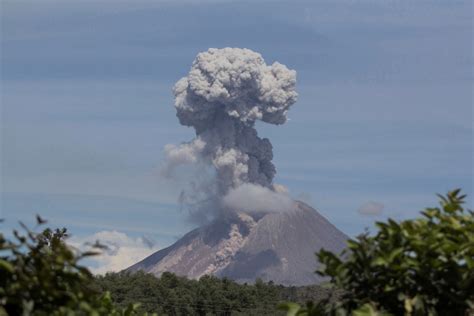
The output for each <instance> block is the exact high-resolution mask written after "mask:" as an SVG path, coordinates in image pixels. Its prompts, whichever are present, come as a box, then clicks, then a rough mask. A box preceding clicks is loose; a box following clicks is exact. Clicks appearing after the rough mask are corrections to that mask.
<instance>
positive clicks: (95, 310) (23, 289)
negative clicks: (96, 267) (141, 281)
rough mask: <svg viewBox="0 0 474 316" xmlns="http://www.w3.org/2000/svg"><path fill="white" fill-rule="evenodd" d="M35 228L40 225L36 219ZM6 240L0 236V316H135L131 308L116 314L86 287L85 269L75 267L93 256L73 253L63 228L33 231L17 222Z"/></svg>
mask: <svg viewBox="0 0 474 316" xmlns="http://www.w3.org/2000/svg"><path fill="white" fill-rule="evenodd" d="M37 223H38V225H42V224H44V223H45V221H44V220H43V219H41V218H40V217H39V216H38V217H37ZM21 225H22V227H23V229H24V233H19V232H18V231H16V230H15V231H13V238H12V240H10V239H7V238H6V237H5V236H4V235H3V234H2V233H0V316H1V315H136V309H137V307H138V306H137V305H133V304H131V305H129V306H128V307H127V308H125V309H123V310H118V309H116V308H115V307H114V305H113V304H112V299H111V297H110V295H109V294H108V293H103V294H101V293H99V292H97V291H95V290H94V289H93V288H92V287H90V284H91V281H92V280H93V276H92V274H91V273H90V272H89V270H88V269H87V268H85V267H83V266H81V265H80V264H79V261H80V260H81V259H83V258H85V257H88V256H92V255H96V254H98V252H97V250H99V249H100V248H101V246H100V245H95V246H94V247H92V248H93V249H92V251H89V252H84V253H78V252H76V251H75V250H74V249H72V248H70V247H69V246H68V245H67V244H66V242H65V238H66V237H67V231H66V229H64V228H63V229H57V230H54V231H53V230H51V229H45V230H43V231H42V232H41V233H35V232H33V231H31V230H30V229H28V228H27V227H26V226H25V225H23V224H21Z"/></svg>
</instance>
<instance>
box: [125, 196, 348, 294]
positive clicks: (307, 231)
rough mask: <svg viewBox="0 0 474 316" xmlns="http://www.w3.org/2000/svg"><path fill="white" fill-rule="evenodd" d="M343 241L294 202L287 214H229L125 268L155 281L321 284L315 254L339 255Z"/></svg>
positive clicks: (343, 237) (310, 210)
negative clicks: (171, 276) (169, 276)
mask: <svg viewBox="0 0 474 316" xmlns="http://www.w3.org/2000/svg"><path fill="white" fill-rule="evenodd" d="M346 240H347V236H346V235H344V234H343V233H342V232H341V231H339V230H338V229H337V228H336V227H334V226H333V225H332V224H331V223H330V222H329V221H328V220H326V219H325V218H324V217H323V216H321V215H320V214H319V213H318V212H317V211H316V210H315V209H313V208H311V207H310V206H308V205H307V204H305V203H303V202H299V201H295V203H294V206H293V208H292V209H290V210H288V211H286V212H278V213H276V212H273V213H266V214H262V213H259V214H248V213H230V214H228V215H226V216H222V217H221V218H219V219H217V220H215V221H213V222H211V223H210V224H208V225H206V226H203V227H200V228H197V229H195V230H193V231H191V232H189V233H188V234H186V235H185V236H184V237H182V238H181V239H180V240H178V241H177V242H176V243H174V244H173V245H171V246H170V247H168V248H165V249H162V250H160V251H158V252H156V253H154V254H152V255H150V256H149V257H147V258H145V259H144V260H142V261H140V262H138V263H136V264H135V265H133V266H131V267H129V268H128V269H127V270H128V271H132V272H133V271H138V270H143V271H145V272H149V273H153V274H155V275H157V276H159V275H161V274H162V273H163V272H165V271H169V272H173V273H176V274H178V275H182V276H187V277H189V278H199V277H201V276H203V275H206V274H212V275H215V276H219V277H228V278H230V279H233V280H236V281H238V282H249V283H250V282H253V281H255V279H256V278H261V279H263V280H264V281H270V280H271V281H274V282H275V283H277V284H284V285H306V284H313V283H318V282H319V281H321V279H320V277H319V276H317V275H316V274H315V273H314V271H315V270H316V268H317V261H316V257H315V252H316V251H318V250H319V249H321V248H325V249H327V250H330V251H333V252H336V253H339V252H340V251H342V249H343V248H344V247H345V242H346Z"/></svg>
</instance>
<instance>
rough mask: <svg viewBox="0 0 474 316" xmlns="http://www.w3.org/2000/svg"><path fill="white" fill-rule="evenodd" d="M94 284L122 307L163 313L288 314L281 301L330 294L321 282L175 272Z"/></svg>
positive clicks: (119, 277) (118, 276)
mask: <svg viewBox="0 0 474 316" xmlns="http://www.w3.org/2000/svg"><path fill="white" fill-rule="evenodd" d="M94 287H96V289H97V290H99V291H101V292H105V291H109V292H110V294H111V297H112V300H113V302H114V303H115V304H116V305H117V306H118V307H124V308H125V307H126V306H128V305H129V304H131V303H140V307H139V310H140V311H143V312H158V314H159V315H162V314H165V315H210V314H211V315H285V314H286V313H284V312H282V311H278V310H277V305H278V303H280V302H283V301H297V302H300V303H304V302H306V301H308V300H313V301H319V300H321V299H322V298H325V297H328V296H329V294H330V291H329V290H327V289H325V288H324V287H322V286H317V285H314V286H304V287H284V286H281V285H276V284H273V283H272V282H269V283H265V282H262V281H260V280H257V281H256V282H255V284H238V283H236V282H234V281H232V280H229V279H219V278H216V277H212V276H204V277H202V278H201V279H200V280H190V279H187V278H184V277H178V276H176V275H174V274H172V273H164V274H163V275H162V276H161V277H160V278H157V277H155V276H153V275H152V274H145V273H143V272H138V273H134V274H128V273H109V274H107V275H105V276H98V277H96V278H95V280H94Z"/></svg>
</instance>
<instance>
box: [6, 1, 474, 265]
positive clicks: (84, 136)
mask: <svg viewBox="0 0 474 316" xmlns="http://www.w3.org/2000/svg"><path fill="white" fill-rule="evenodd" d="M1 12H2V16H1V20H2V32H1V35H2V36H1V45H2V56H1V57H2V63H1V66H2V70H1V71H2V91H1V92H2V93H1V97H2V100H1V101H2V113H1V115H2V116H1V139H2V152H1V163H2V176H1V180H2V183H1V184H2V188H1V191H2V201H1V203H2V204H1V214H0V215H1V217H3V218H6V219H7V223H6V224H3V227H2V230H3V229H6V228H9V227H11V226H13V225H14V223H15V222H16V221H17V220H18V219H23V220H26V221H28V220H31V219H32V215H31V214H35V213H40V214H42V215H43V216H44V217H46V218H48V219H49V220H50V221H51V223H52V224H54V225H65V226H67V227H69V228H70V230H71V231H72V233H73V234H74V235H75V236H76V237H77V238H78V239H80V240H86V239H87V238H91V236H102V237H104V236H110V238H111V240H113V238H117V236H118V235H117V233H116V232H115V233H113V231H114V230H117V231H118V232H120V233H125V234H126V235H120V236H121V238H125V237H123V236H126V237H127V236H128V237H127V238H129V239H130V240H128V241H127V243H125V244H127V245H128V246H127V247H129V246H130V245H132V246H130V247H132V248H133V247H135V248H136V249H135V250H136V251H135V252H134V253H138V256H139V255H143V253H144V252H143V251H142V248H143V247H148V243H147V242H145V241H144V240H145V239H143V238H140V237H142V236H146V237H147V238H146V240H148V239H149V240H152V241H155V245H153V246H152V249H150V251H151V250H156V248H159V247H162V246H165V245H167V244H169V243H171V242H172V241H173V240H175V239H176V238H177V237H178V236H180V235H182V234H183V233H185V232H186V231H187V230H188V229H189V228H190V225H189V224H186V223H184V222H183V221H182V218H183V217H184V215H183V214H182V213H180V211H179V207H178V206H177V204H176V201H177V196H178V193H179V186H178V185H176V184H170V183H168V182H166V181H164V180H163V179H162V178H161V177H160V173H159V167H160V163H161V162H162V159H163V155H162V150H163V146H164V145H165V144H167V143H175V144H176V143H179V142H181V141H185V140H189V139H191V138H192V136H193V131H192V130H191V129H188V128H185V127H183V126H181V125H179V123H178V121H177V118H176V116H175V110H174V108H173V96H172V93H171V89H172V86H173V84H174V83H175V82H176V81H177V80H178V79H179V78H180V77H182V76H184V75H186V74H187V72H188V71H189V68H190V65H191V63H192V61H193V59H194V57H195V56H196V54H197V53H198V52H201V51H205V50H207V49H208V48H209V47H217V48H220V47H226V46H231V47H245V48H250V49H252V50H255V51H257V52H260V53H261V54H262V55H263V57H264V58H265V60H266V62H267V63H272V62H273V61H279V62H280V63H283V64H285V65H287V66H288V67H289V68H293V69H295V70H296V71H297V73H298V84H297V91H298V93H299V99H298V102H297V103H296V104H295V105H294V106H293V108H292V109H291V111H290V113H289V117H290V121H289V122H288V123H287V124H285V125H282V126H265V124H264V123H262V124H258V126H257V127H258V130H259V134H260V135H261V136H264V137H269V138H270V139H271V141H272V143H273V146H274V154H275V158H274V162H275V164H276V167H277V176H276V182H278V183H281V184H284V185H285V186H287V187H288V188H289V189H290V192H291V194H292V195H293V196H294V197H296V198H299V199H303V200H305V201H308V202H309V203H310V204H311V205H312V206H314V207H315V208H317V209H318V210H319V211H320V212H321V213H322V214H323V215H324V216H326V217H327V218H328V219H329V220H330V221H331V222H333V223H334V224H335V225H336V226H337V227H338V228H340V229H341V230H342V231H344V232H345V233H347V234H348V235H350V236H354V235H356V234H357V233H360V232H362V231H363V230H364V227H370V226H371V225H372V224H371V223H372V222H373V221H374V220H379V219H383V218H385V217H387V216H390V217H395V218H407V217H414V216H416V215H417V213H418V211H419V210H420V209H421V208H422V207H425V206H431V205H433V204H434V203H436V198H435V196H434V194H435V193H437V192H438V193H443V192H446V191H447V190H448V189H452V188H456V187H461V188H463V189H464V190H465V191H466V192H467V193H468V194H472V193H473V192H472V191H473V183H472V177H473V168H472V159H473V157H472V156H473V126H472V123H473V116H472V92H471V90H472V88H473V73H472V71H473V68H472V67H473V64H472V62H473V60H472V2H471V1H469V0H467V1H349V0H347V1H307V2H301V1H291V2H290V1H287V2H271V1H260V2H259V1H248V2H247V1H235V2H233V1H195V2H193V1H183V2H179V1H17V0H10V1H8V0H3V1H1ZM471 201H472V200H471ZM107 232H109V233H110V234H109V235H107ZM97 234H99V235H97ZM81 238H82V239H81ZM124 249H128V248H124ZM137 249H138V250H137ZM145 252H146V251H145ZM124 255H127V254H124ZM111 260H112V259H111ZM101 264H110V266H111V267H112V266H113V267H115V265H114V263H110V262H109V261H106V262H105V263H104V262H101Z"/></svg>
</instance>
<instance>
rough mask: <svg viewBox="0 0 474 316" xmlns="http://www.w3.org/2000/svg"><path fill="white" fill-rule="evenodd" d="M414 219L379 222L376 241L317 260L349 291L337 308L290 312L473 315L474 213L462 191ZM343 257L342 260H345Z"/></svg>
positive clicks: (320, 305)
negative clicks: (467, 207)
mask: <svg viewBox="0 0 474 316" xmlns="http://www.w3.org/2000/svg"><path fill="white" fill-rule="evenodd" d="M438 196H439V198H440V207H433V208H427V209H425V210H424V211H422V212H421V215H422V217H421V218H418V219H414V220H405V221H402V222H399V223H398V222H396V221H394V220H390V219H389V220H388V221H387V222H378V223H377V224H376V226H377V228H378V232H377V233H376V234H375V236H370V235H369V234H367V233H366V234H363V235H361V236H359V237H358V238H357V240H350V241H349V242H348V249H347V250H346V251H345V252H343V254H342V255H341V256H337V255H335V254H333V253H331V252H328V251H325V250H321V251H320V252H319V253H318V254H317V257H318V259H319V261H320V262H321V263H323V264H324V268H323V269H322V270H321V271H319V272H318V273H319V274H320V275H322V276H326V277H329V278H330V283H331V284H332V286H333V287H334V288H338V289H342V290H343V294H342V296H341V297H340V298H339V299H338V301H337V302H336V303H331V302H327V301H321V302H317V303H309V304H307V306H306V308H301V307H300V306H299V305H298V304H295V303H288V304H284V305H282V306H281V308H282V309H283V310H286V311H287V312H288V315H308V316H316V315H360V316H362V315H474V213H473V212H472V211H470V210H466V209H464V207H463V203H464V199H465V195H460V190H454V191H452V192H449V193H448V194H447V195H446V196H441V195H438ZM341 258H343V259H341Z"/></svg>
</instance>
